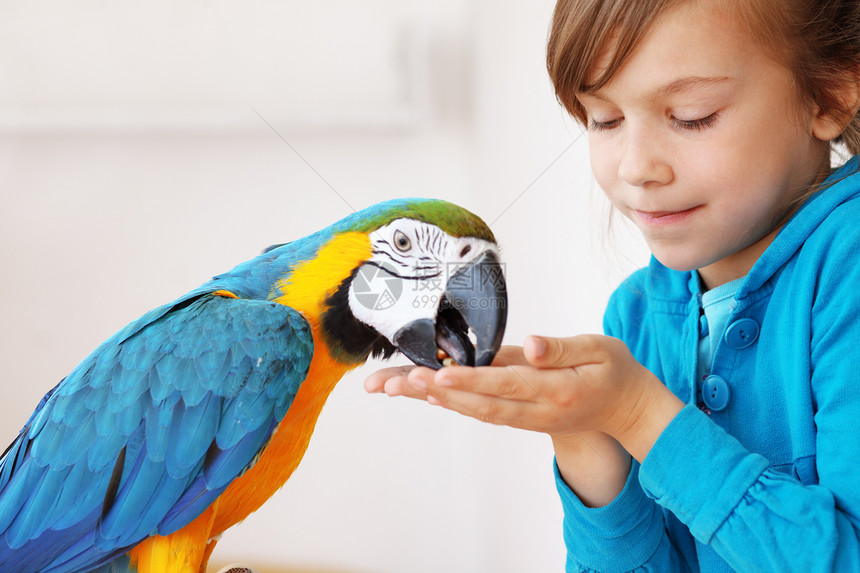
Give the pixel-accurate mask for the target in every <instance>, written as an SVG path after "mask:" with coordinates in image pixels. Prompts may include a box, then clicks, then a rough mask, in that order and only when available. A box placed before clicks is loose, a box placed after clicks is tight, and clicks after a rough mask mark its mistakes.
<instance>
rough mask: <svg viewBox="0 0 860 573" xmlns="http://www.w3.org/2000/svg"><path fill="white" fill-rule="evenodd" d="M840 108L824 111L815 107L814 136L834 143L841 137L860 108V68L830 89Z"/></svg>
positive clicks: (849, 73) (813, 118)
mask: <svg viewBox="0 0 860 573" xmlns="http://www.w3.org/2000/svg"><path fill="white" fill-rule="evenodd" d="M830 92H831V94H832V95H833V96H834V99H835V100H836V101H838V102H839V107H838V108H835V109H831V110H826V111H825V110H822V109H821V108H820V107H818V106H815V108H814V109H813V110H812V111H813V117H812V134H813V135H814V136H815V137H816V138H817V139H820V140H821V141H833V140H834V139H836V138H837V137H839V136H840V135H841V134H842V132H843V131H845V128H846V127H848V124H850V123H851V120H853V119H854V116H855V115H857V110H858V108H860V67H857V68H855V69H854V70H852V71H849V72H848V73H846V74H845V76H844V81H842V82H839V83H837V84H836V85H834V86H833V87H832V88H831V89H830Z"/></svg>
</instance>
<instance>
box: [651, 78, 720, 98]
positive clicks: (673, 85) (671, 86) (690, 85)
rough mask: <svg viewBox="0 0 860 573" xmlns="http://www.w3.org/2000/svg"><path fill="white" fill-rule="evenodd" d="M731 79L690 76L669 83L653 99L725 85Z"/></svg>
mask: <svg viewBox="0 0 860 573" xmlns="http://www.w3.org/2000/svg"><path fill="white" fill-rule="evenodd" d="M730 79H731V78H729V77H728V76H714V77H700V76H690V77H685V78H679V79H677V80H675V81H672V82H669V83H668V84H666V85H664V86H662V87H660V88H659V89H658V90H657V91H655V92H654V95H653V99H659V98H662V97H666V96H670V95H674V94H677V93H680V92H684V91H688V90H691V89H696V88H702V87H712V86H715V85H718V84H722V83H725V82H726V81H729V80H730Z"/></svg>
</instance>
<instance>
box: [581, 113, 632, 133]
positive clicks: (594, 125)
mask: <svg viewBox="0 0 860 573" xmlns="http://www.w3.org/2000/svg"><path fill="white" fill-rule="evenodd" d="M623 120H624V118H623V117H619V118H617V119H610V120H609V121H597V120H596V119H592V120H591V121H589V122H588V129H589V130H591V131H593V132H598V131H606V130H608V129H612V128H615V127H618V125H619V124H620V123H621V122H622V121H623Z"/></svg>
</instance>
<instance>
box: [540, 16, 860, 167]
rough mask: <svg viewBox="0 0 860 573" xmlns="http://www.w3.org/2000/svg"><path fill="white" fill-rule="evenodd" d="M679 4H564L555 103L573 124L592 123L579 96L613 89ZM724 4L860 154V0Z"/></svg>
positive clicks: (555, 25)
mask: <svg viewBox="0 0 860 573" xmlns="http://www.w3.org/2000/svg"><path fill="white" fill-rule="evenodd" d="M679 1H684V0H558V3H557V4H556V7H555V13H554V15H553V19H552V25H551V28H550V34H549V41H548V43H547V57H546V62H547V69H548V71H549V75H550V78H551V79H552V82H553V85H554V86H555V93H556V97H557V98H558V100H559V102H561V104H562V105H563V106H564V107H565V108H566V109H567V110H568V112H569V113H570V114H571V115H572V116H573V117H574V118H575V119H577V120H578V121H579V122H581V123H582V124H583V125H585V124H586V122H587V118H586V114H585V110H584V109H583V107H582V105H581V104H580V103H579V101H578V100H577V97H576V94H577V93H583V92H588V91H590V90H595V89H600V88H601V87H602V86H603V85H605V84H606V83H607V82H609V81H610V80H611V79H612V77H613V76H614V75H615V73H616V72H617V71H618V69H619V68H620V67H621V66H622V65H624V62H625V61H626V60H627V57H628V56H629V55H630V54H631V53H632V52H633V50H634V49H635V48H636V45H637V44H638V42H639V40H641V39H642V37H643V36H644V35H645V33H646V32H647V30H648V27H649V26H650V24H651V23H652V22H653V21H654V20H655V18H657V17H658V16H659V14H660V13H661V12H662V11H663V10H665V9H666V8H668V7H669V6H671V5H673V4H676V3H677V2H679ZM686 1H692V0H686ZM711 1H713V0H711ZM722 5H723V7H724V8H725V9H727V10H729V11H731V12H732V13H733V15H736V16H737V17H738V18H739V21H741V22H744V23H746V25H747V26H748V27H749V30H750V31H751V32H752V33H753V34H754V35H755V37H756V38H757V39H758V40H759V41H760V42H761V44H762V45H763V46H764V47H765V49H767V50H769V51H770V53H771V54H772V55H773V57H775V58H778V59H779V61H781V62H782V63H784V64H785V65H786V66H787V67H788V68H789V69H790V70H791V71H792V73H793V75H794V78H795V82H796V84H797V88H798V92H799V94H800V97H801V98H802V99H803V101H805V102H806V103H807V104H811V105H814V106H816V107H817V108H818V109H819V110H820V112H821V113H822V114H825V115H827V116H829V117H831V118H833V119H834V120H836V121H839V122H840V123H844V124H845V125H847V127H846V128H845V129H844V131H843V132H842V134H841V135H840V136H839V137H838V138H837V139H836V142H842V143H844V144H845V146H846V147H847V149H848V151H849V152H851V153H852V154H856V153H860V116H858V114H857V113H856V110H855V109H853V107H851V106H852V105H853V102H850V101H846V98H845V97H844V96H843V93H844V91H843V90H844V89H845V87H846V86H849V85H853V84H854V83H855V82H857V76H858V73H860V1H858V0H780V1H777V0H735V1H728V0H726V1H724V2H722ZM604 50H612V51H611V52H610V53H609V54H608V60H607V61H608V65H606V66H605V68H604V69H602V70H601V72H600V74H599V76H596V77H593V78H592V77H590V76H591V74H592V73H593V72H594V69H593V66H594V64H595V62H596V61H597V60H598V58H599V57H600V56H601V55H602V54H603V51H604ZM589 81H590V83H589ZM849 99H850V98H849Z"/></svg>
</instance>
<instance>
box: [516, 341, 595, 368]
mask: <svg viewBox="0 0 860 573" xmlns="http://www.w3.org/2000/svg"><path fill="white" fill-rule="evenodd" d="M607 340H608V337H606V336H601V335H597V334H581V335H579V336H571V337H567V338H553V337H550V336H529V337H528V338H526V341H525V344H524V345H523V353H524V355H525V357H526V359H527V360H528V361H529V364H532V365H533V366H537V367H538V368H569V367H573V366H581V365H583V364H592V363H595V362H602V361H604V360H605V359H606V356H605V353H606V352H605V351H606V341H607Z"/></svg>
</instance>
